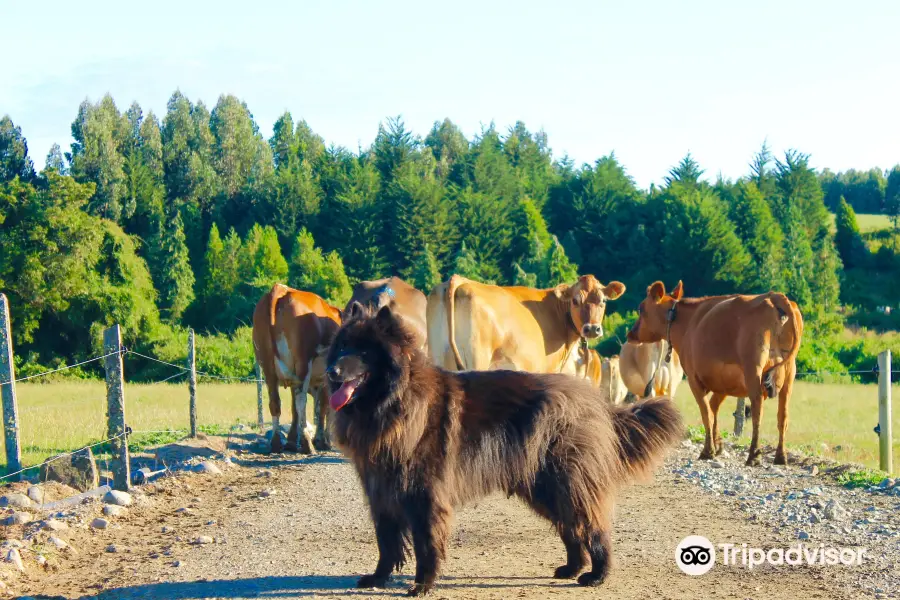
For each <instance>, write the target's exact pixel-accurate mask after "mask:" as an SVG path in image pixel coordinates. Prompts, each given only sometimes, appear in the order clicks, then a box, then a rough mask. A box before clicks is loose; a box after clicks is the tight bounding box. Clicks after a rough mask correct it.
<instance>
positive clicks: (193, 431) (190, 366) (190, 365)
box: [187, 329, 197, 438]
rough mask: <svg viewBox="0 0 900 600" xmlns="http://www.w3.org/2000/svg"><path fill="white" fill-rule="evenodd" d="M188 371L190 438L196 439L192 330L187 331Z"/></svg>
mask: <svg viewBox="0 0 900 600" xmlns="http://www.w3.org/2000/svg"><path fill="white" fill-rule="evenodd" d="M187 361H188V369H190V379H188V387H189V388H190V392H191V437H192V438H195V437H197V364H196V361H195V360H194V330H193V329H188V357H187Z"/></svg>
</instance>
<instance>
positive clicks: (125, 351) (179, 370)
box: [0, 346, 900, 481]
mask: <svg viewBox="0 0 900 600" xmlns="http://www.w3.org/2000/svg"><path fill="white" fill-rule="evenodd" d="M189 352H192V350H191V351H189ZM115 355H120V356H121V357H122V358H123V360H124V358H126V357H135V358H139V359H142V360H145V361H150V362H152V363H156V364H160V365H164V366H167V367H169V368H172V369H174V370H175V371H176V372H175V373H173V374H172V375H170V376H168V377H166V378H164V379H161V380H158V381H152V382H147V383H167V382H170V381H173V380H176V379H178V378H180V377H184V376H186V375H190V374H193V375H194V376H195V378H204V379H207V380H211V381H223V382H241V383H256V384H257V387H258V393H257V403H258V413H259V415H260V418H259V422H258V424H259V425H260V426H261V425H262V417H261V415H262V408H261V406H262V405H261V402H262V392H261V388H260V386H259V384H262V383H265V380H263V379H260V378H258V377H240V376H227V375H218V374H213V373H209V372H206V371H201V370H196V368H191V367H188V366H185V365H183V364H177V363H173V362H169V361H166V360H162V359H160V358H157V357H155V356H151V355H148V354H144V353H141V352H137V351H135V350H131V349H129V348H126V347H124V346H121V347H119V349H118V350H114V351H111V352H106V353H105V354H101V355H99V356H95V357H93V358H89V359H86V360H82V361H79V362H76V363H73V364H70V365H63V366H60V367H56V368H53V369H48V370H46V371H43V372H41V373H34V374H31V375H27V376H23V377H19V378H16V379H13V380H11V381H0V387H2V386H10V385H13V384H15V383H21V382H29V381H35V380H39V379H41V378H44V377H48V376H50V375H53V374H56V373H60V372H64V371H68V370H71V369H75V368H78V367H82V366H84V365H88V364H92V363H95V362H98V361H102V360H104V359H107V358H109V357H112V356H115ZM188 364H190V365H193V364H194V361H193V358H192V357H191V358H190V360H188ZM257 372H258V370H257ZM878 374H879V368H878V364H877V363H876V364H875V365H874V366H873V368H872V369H851V370H847V371H802V372H798V373H796V374H795V376H796V377H797V378H806V377H816V378H825V377H835V378H837V377H851V376H857V375H868V376H873V375H874V376H877V375H878ZM894 374H900V370H894V369H890V375H891V377H890V379H889V381H890V380H892V379H893V375H894ZM3 375H4V373H2V372H0V378H3ZM195 380H196V379H195ZM123 383H124V381H123ZM191 401H192V402H193V393H192V394H191ZM191 412H192V418H193V412H194V410H193V408H192V411H191ZM16 426H17V427H18V425H16ZM193 430H195V429H194V427H193V423H192V431H193ZM181 432H184V433H185V437H187V435H188V432H186V431H185V430H183V429H172V428H170V429H164V430H160V429H145V430H131V429H130V428H129V429H128V430H127V431H125V432H124V433H121V434H118V435H115V436H112V437H108V438H106V439H104V440H101V441H98V442H92V443H90V444H87V445H84V446H82V447H80V448H78V449H76V450H71V451H67V452H62V453H59V454H56V455H54V456H52V457H51V458H49V459H47V460H46V461H44V463H39V464H35V465H30V466H26V467H23V468H20V469H17V470H15V471H14V472H11V473H7V474H5V475H3V476H0V481H5V480H9V479H13V478H16V477H18V476H19V475H21V474H22V473H24V472H26V471H29V470H32V469H37V468H39V467H40V466H41V464H45V463H50V462H54V461H57V460H60V459H63V458H66V457H69V456H72V455H74V454H77V453H79V452H83V451H84V450H86V449H89V448H96V447H98V446H102V445H104V444H109V443H110V442H113V441H115V440H117V439H119V438H124V440H125V444H126V446H127V445H128V437H129V436H131V437H133V436H135V435H144V434H161V433H164V434H175V433H181Z"/></svg>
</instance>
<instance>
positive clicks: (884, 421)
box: [878, 350, 894, 475]
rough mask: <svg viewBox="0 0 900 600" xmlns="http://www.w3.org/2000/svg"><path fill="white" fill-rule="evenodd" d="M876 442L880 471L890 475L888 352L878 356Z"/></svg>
mask: <svg viewBox="0 0 900 600" xmlns="http://www.w3.org/2000/svg"><path fill="white" fill-rule="evenodd" d="M878 441H879V458H880V461H879V463H880V466H881V470H882V471H886V472H887V473H888V475H890V474H892V473H893V472H894V457H893V455H892V453H893V435H892V432H891V351H890V350H885V351H884V352H882V353H881V354H879V355H878Z"/></svg>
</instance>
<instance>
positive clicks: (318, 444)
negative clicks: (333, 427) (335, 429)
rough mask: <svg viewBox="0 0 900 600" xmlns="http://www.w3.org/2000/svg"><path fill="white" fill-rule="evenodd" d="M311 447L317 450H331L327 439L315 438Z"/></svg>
mask: <svg viewBox="0 0 900 600" xmlns="http://www.w3.org/2000/svg"><path fill="white" fill-rule="evenodd" d="M313 448H315V449H316V450H318V451H319V452H328V451H329V450H331V443H330V442H329V441H328V440H323V439H319V438H317V439H314V440H313Z"/></svg>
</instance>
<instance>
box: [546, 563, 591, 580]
mask: <svg viewBox="0 0 900 600" xmlns="http://www.w3.org/2000/svg"><path fill="white" fill-rule="evenodd" d="M582 568H584V567H583V566H575V565H563V566H561V567H557V568H556V570H555V571H554V572H553V578H554V579H572V578H573V577H575V576H576V575H578V573H580V572H581V569H582Z"/></svg>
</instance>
